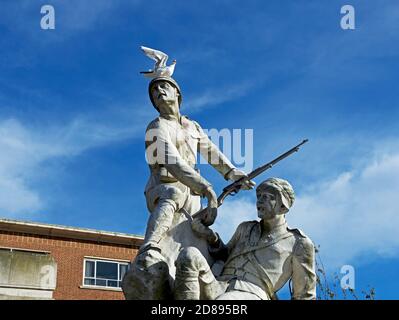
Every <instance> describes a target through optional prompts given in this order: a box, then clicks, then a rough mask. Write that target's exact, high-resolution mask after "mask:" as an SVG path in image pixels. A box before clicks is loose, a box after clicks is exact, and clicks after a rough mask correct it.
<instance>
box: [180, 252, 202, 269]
mask: <svg viewBox="0 0 399 320" xmlns="http://www.w3.org/2000/svg"><path fill="white" fill-rule="evenodd" d="M205 264H206V260H205V258H204V257H203V255H202V254H201V252H200V251H199V250H198V249H197V248H195V247H187V248H184V249H183V250H182V251H180V253H179V255H178V257H177V260H176V268H180V269H191V270H197V271H201V270H202V269H204V268H205Z"/></svg>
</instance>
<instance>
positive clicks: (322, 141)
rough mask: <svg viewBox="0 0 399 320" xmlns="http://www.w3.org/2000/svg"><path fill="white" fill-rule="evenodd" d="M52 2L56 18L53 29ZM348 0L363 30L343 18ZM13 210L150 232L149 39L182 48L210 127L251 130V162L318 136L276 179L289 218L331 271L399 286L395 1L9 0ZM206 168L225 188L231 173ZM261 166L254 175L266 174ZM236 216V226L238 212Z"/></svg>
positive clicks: (4, 71) (243, 205)
mask: <svg viewBox="0 0 399 320" xmlns="http://www.w3.org/2000/svg"><path fill="white" fill-rule="evenodd" d="M43 4H51V5H53V6H54V8H55V14H56V29H55V30H47V31H44V30H42V29H41V28H40V19H41V17H42V16H41V14H40V8H41V6H42V5H43ZM345 4H351V5H353V6H354V7H355V10H356V11H355V12H356V29H355V30H342V29H341V28H340V19H341V17H342V15H341V14H340V9H341V7H342V6H343V5H345ZM1 9H2V10H1V17H0V215H1V216H2V217H5V218H13V219H23V220H33V221H38V222H45V223H56V224H63V225H70V226H79V227H87V228H95V229H102V230H110V231H119V232H128V233H134V234H143V232H144V230H145V224H146V219H147V210H146V207H145V200H144V196H143V190H144V186H145V183H146V179H147V178H148V173H149V171H148V167H147V165H146V163H145V159H144V142H143V139H144V131H145V127H146V124H147V123H148V122H149V121H151V120H152V119H153V118H154V117H155V116H156V112H155V110H154V109H153V108H152V106H151V104H150V101H149V99H148V96H147V84H148V81H147V80H146V79H144V78H142V77H141V75H140V74H139V71H142V70H146V69H148V68H150V67H151V66H152V62H151V60H149V59H148V58H147V57H145V56H144V55H143V54H142V52H141V51H140V50H139V46H140V45H146V46H149V47H154V48H157V49H160V50H162V51H165V52H167V53H168V54H169V56H170V58H171V59H174V58H175V59H177V67H176V71H175V75H174V76H175V79H176V80H177V81H178V82H179V84H180V86H181V88H182V91H183V100H184V102H183V106H182V113H184V114H187V115H188V116H189V117H191V118H194V119H195V120H197V121H198V122H199V123H200V124H201V125H202V127H204V128H209V129H211V128H216V129H223V128H227V129H253V130H254V151H253V152H254V165H255V166H258V165H260V164H262V163H264V162H266V161H269V160H271V159H272V158H274V157H275V156H277V155H278V154H279V153H280V152H283V151H285V150H286V149H288V148H290V147H291V146H293V145H295V144H297V143H298V142H300V141H301V140H302V139H303V138H309V140H310V142H309V143H308V144H307V145H305V146H304V148H303V149H302V150H301V151H300V153H298V154H295V155H294V156H292V157H291V158H289V159H287V160H285V161H284V162H283V163H280V164H279V165H278V166H276V167H275V168H273V169H272V170H271V171H270V172H269V173H268V174H266V175H264V177H265V178H266V177H267V176H279V177H283V178H286V179H287V180H289V181H290V182H291V183H292V184H293V186H294V188H295V190H296V194H297V201H296V203H295V204H294V207H293V208H292V210H291V212H290V213H289V215H288V216H287V219H288V222H289V224H290V225H291V226H293V227H300V228H302V229H303V230H304V231H305V233H307V234H308V235H309V236H310V237H311V238H312V239H313V240H314V242H315V243H317V244H320V246H321V254H322V257H323V261H324V263H325V264H326V265H327V266H328V269H329V271H330V272H331V273H333V272H339V269H340V267H341V266H342V265H344V264H351V265H353V266H354V267H355V270H356V275H357V276H356V288H357V289H359V290H361V289H365V288H367V286H368V285H372V286H374V287H375V288H376V292H377V298H381V299H384V298H385V299H392V298H398V296H397V293H396V287H397V283H396V282H395V281H392V279H395V277H394V274H393V272H394V270H396V269H397V265H398V262H399V250H398V249H399V237H398V236H397V227H398V226H399V217H398V215H397V212H398V209H399V205H398V203H397V201H396V200H397V194H398V193H399V152H398V151H397V150H398V146H399V141H398V139H397V137H398V133H399V132H398V131H399V126H398V120H397V119H398V118H399V108H398V99H397V92H398V89H399V88H398V86H399V85H398V83H399V81H398V80H399V79H398V74H399V73H398V69H399V60H398V54H399V44H398V43H399V41H398V40H399V39H398V38H399V33H398V31H399V24H398V23H397V21H399V4H398V3H397V1H394V0H391V1H388V0H381V1H378V3H377V2H375V1H364V0H362V1H350V2H343V1H335V0H334V1H331V0H328V1H327V0H318V1H309V0H306V1H305V0H298V1H267V2H266V1H245V2H243V1H205V2H204V1H189V2H188V1H170V2H168V3H166V2H164V1H151V2H148V1H140V0H137V1H121V0H120V1H108V0H96V1H94V0H69V1H66V0H64V1H61V0H53V1H50V0H49V1H46V2H45V3H44V2H43V1H34V0H26V1H23V0H16V1H11V0H3V1H2V2H1ZM201 172H202V173H203V175H204V176H205V177H206V178H207V179H208V180H210V181H211V182H212V183H213V185H214V187H215V189H216V190H217V191H220V190H221V188H222V187H223V185H224V180H223V179H222V178H221V177H220V176H218V175H217V174H216V173H215V171H214V170H213V169H212V168H210V167H209V166H205V165H201ZM261 179H262V178H259V179H257V180H256V181H257V182H258V183H259V182H260V181H261ZM254 200H255V195H254V192H242V193H241V194H240V195H238V196H236V197H235V198H229V199H228V200H227V201H226V203H225V205H224V206H223V207H222V208H221V210H220V214H219V218H218V221H217V223H216V224H215V228H216V229H217V230H218V231H219V232H220V233H221V234H222V235H223V236H224V237H225V239H226V240H227V239H228V237H229V236H230V235H231V233H232V232H233V231H234V228H235V225H237V224H238V223H239V222H240V221H242V220H244V219H255V218H256V213H255V207H254ZM231 221H233V222H234V224H232V223H231Z"/></svg>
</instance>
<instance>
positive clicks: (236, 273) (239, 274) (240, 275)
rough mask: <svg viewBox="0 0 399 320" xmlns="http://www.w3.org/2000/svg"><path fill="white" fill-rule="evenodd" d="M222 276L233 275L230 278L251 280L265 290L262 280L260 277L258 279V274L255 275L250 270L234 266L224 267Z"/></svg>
mask: <svg viewBox="0 0 399 320" xmlns="http://www.w3.org/2000/svg"><path fill="white" fill-rule="evenodd" d="M223 276H233V278H232V279H237V280H242V281H247V282H251V283H252V284H254V285H256V286H258V287H261V288H262V290H265V288H263V285H264V282H263V281H262V279H260V278H259V276H258V275H255V274H253V273H251V272H248V271H245V270H242V269H236V268H225V269H224V270H223Z"/></svg>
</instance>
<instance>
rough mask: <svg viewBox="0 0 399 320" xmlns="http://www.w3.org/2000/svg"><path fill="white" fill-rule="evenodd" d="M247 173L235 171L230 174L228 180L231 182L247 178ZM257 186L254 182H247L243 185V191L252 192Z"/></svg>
mask: <svg viewBox="0 0 399 320" xmlns="http://www.w3.org/2000/svg"><path fill="white" fill-rule="evenodd" d="M246 176H247V175H246V173H245V172H244V171H241V170H238V169H233V170H231V171H230V172H229V174H228V175H227V179H229V180H231V181H237V180H239V179H241V178H242V177H246ZM255 185H256V183H255V182H254V181H252V180H247V181H245V182H244V183H243V185H242V187H241V189H243V190H250V189H252V188H253V187H254V186H255Z"/></svg>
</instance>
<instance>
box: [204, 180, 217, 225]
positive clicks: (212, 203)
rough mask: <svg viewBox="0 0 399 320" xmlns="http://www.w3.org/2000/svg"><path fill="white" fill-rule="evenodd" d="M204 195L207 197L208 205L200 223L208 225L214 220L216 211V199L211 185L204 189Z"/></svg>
mask: <svg viewBox="0 0 399 320" xmlns="http://www.w3.org/2000/svg"><path fill="white" fill-rule="evenodd" d="M204 196H205V197H206V198H207V199H208V207H207V209H206V213H205V216H204V217H203V218H202V223H203V224H204V225H205V226H210V225H212V224H213V223H214V222H215V219H216V216H217V213H218V212H217V209H218V199H217V196H216V193H215V191H213V189H212V187H211V186H209V187H208V188H207V189H206V190H205V192H204Z"/></svg>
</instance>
